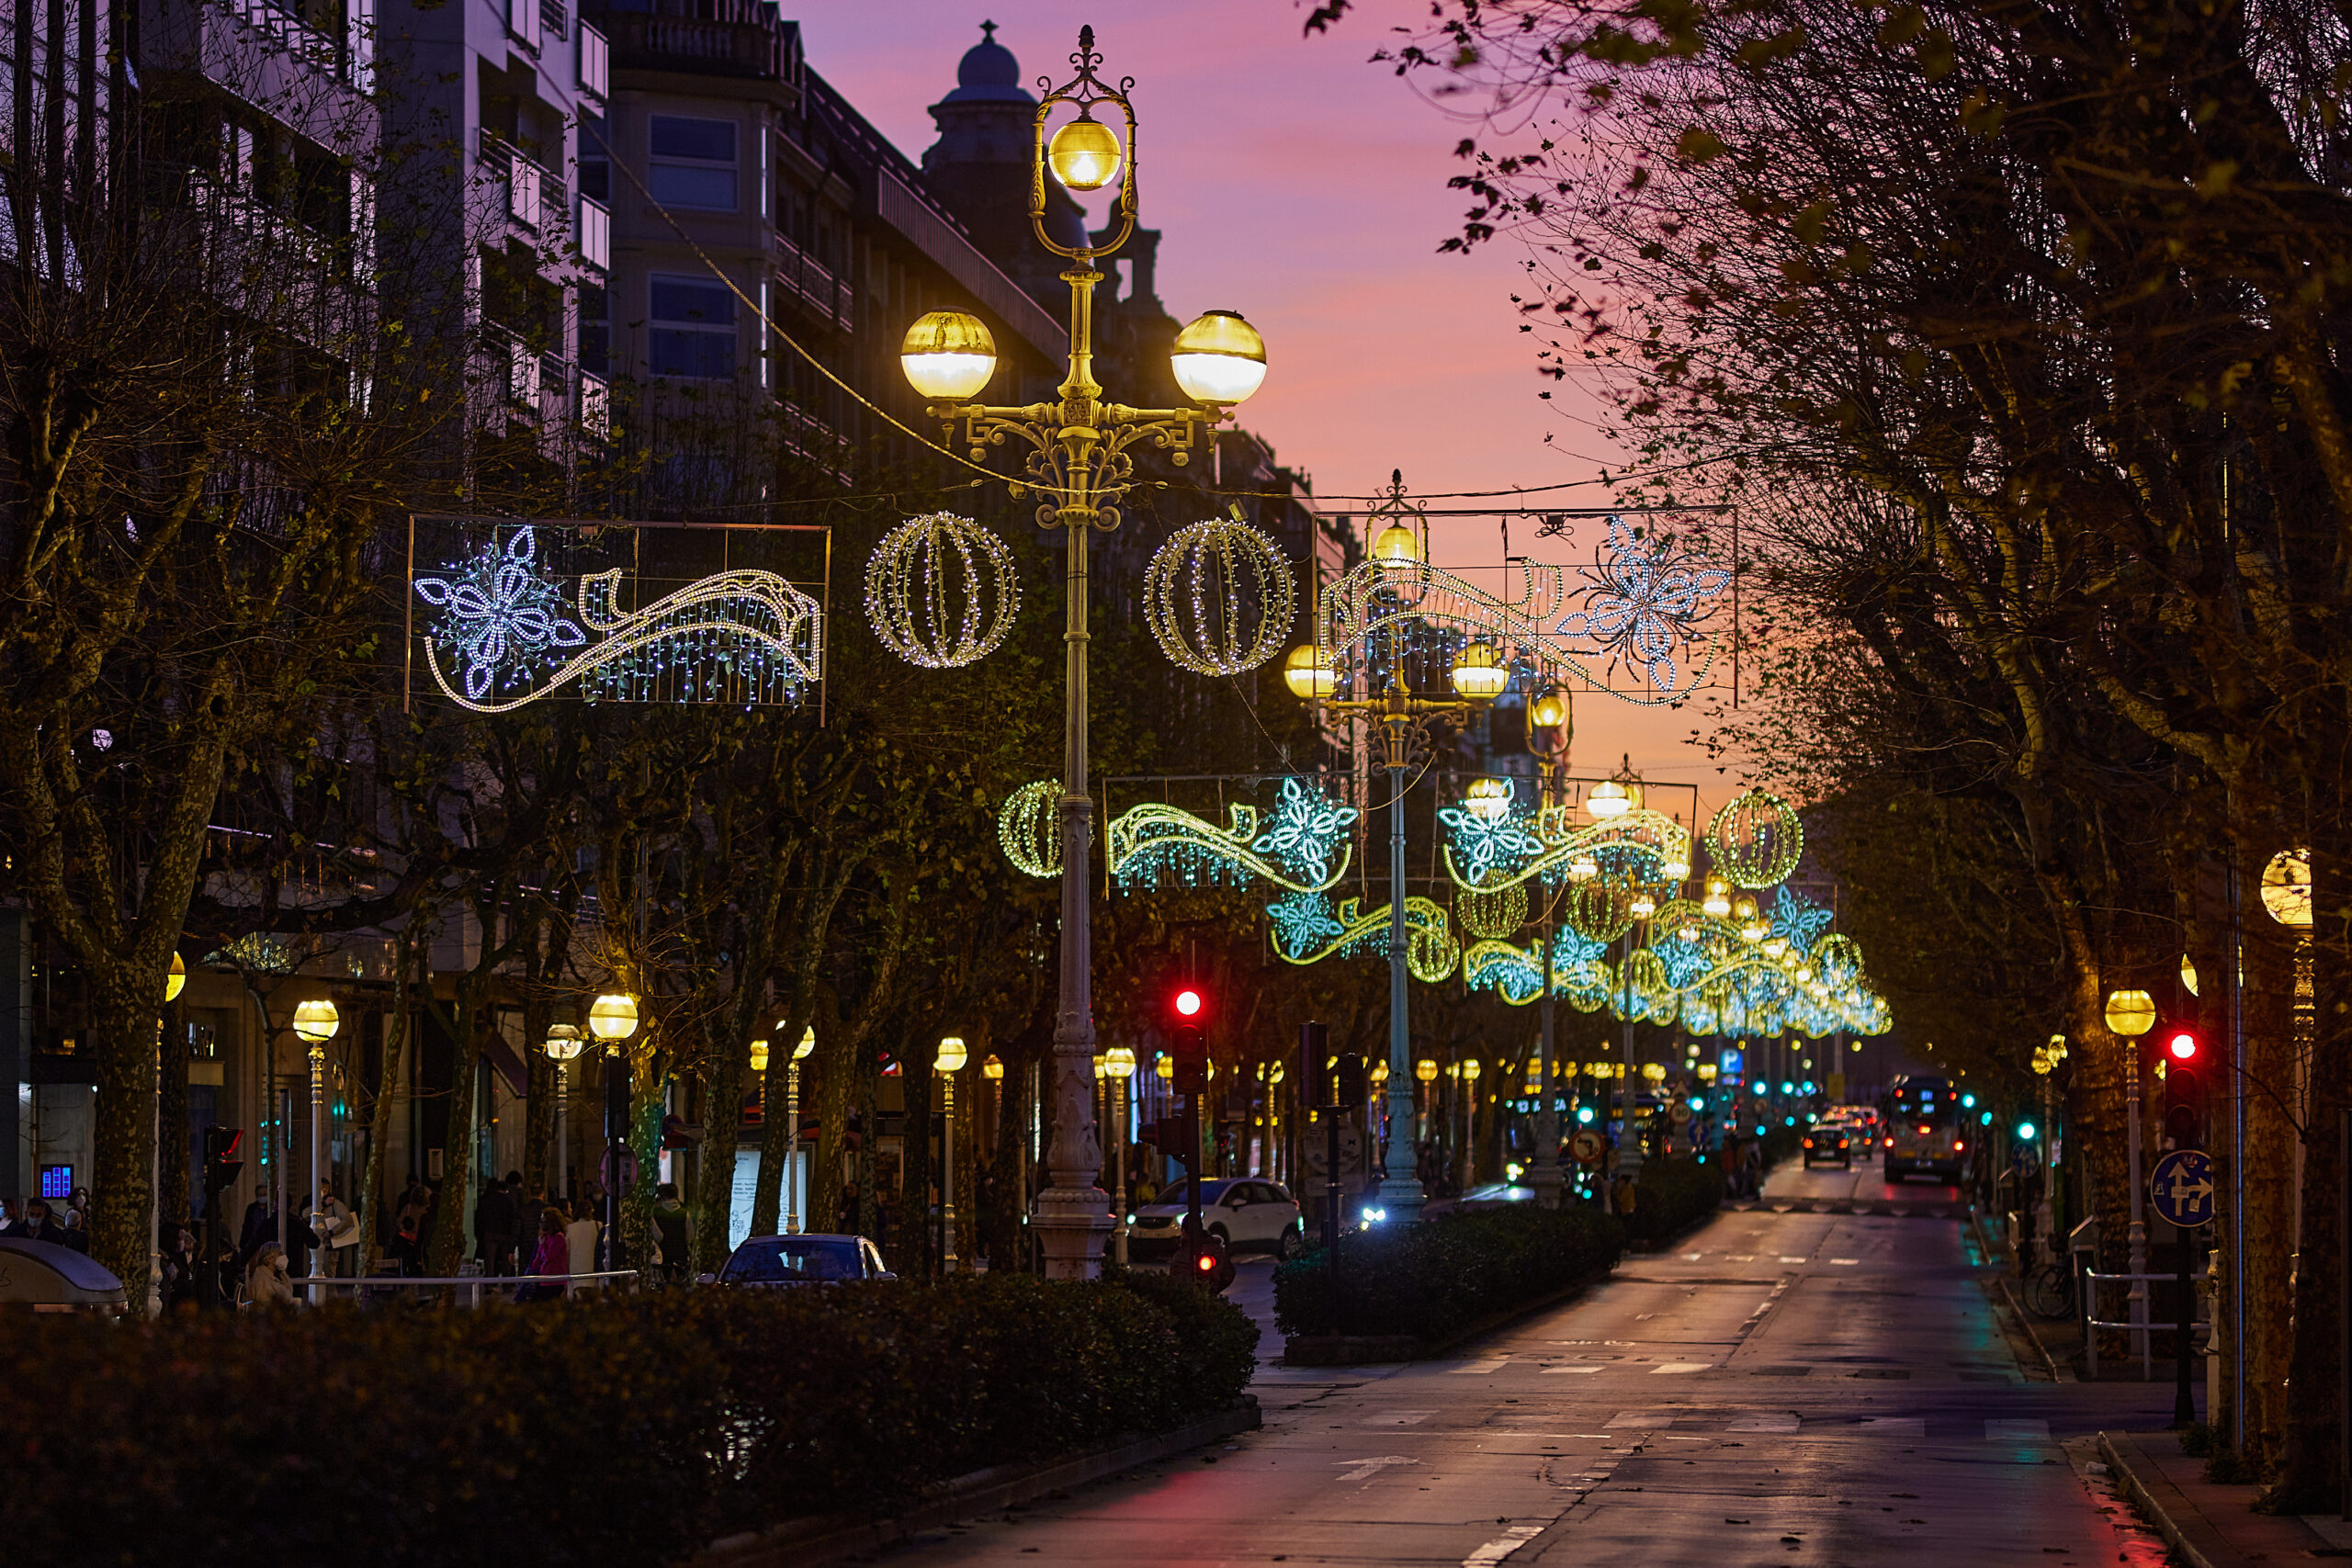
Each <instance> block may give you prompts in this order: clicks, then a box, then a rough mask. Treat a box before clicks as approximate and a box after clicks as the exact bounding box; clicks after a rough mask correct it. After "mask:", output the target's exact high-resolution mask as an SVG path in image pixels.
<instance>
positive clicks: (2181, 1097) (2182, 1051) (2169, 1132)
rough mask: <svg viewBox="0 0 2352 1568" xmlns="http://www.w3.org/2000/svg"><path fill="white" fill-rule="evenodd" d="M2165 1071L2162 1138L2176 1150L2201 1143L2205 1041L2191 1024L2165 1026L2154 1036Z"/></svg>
mask: <svg viewBox="0 0 2352 1568" xmlns="http://www.w3.org/2000/svg"><path fill="white" fill-rule="evenodd" d="M2156 1038H2157V1040H2158V1042H2159V1044H2158V1047H2157V1049H2158V1050H2159V1051H2160V1052H2162V1054H2163V1055H2162V1061H2163V1064H2164V1069H2165V1137H2166V1138H2167V1139H2169V1140H2170V1141H2171V1143H2172V1146H2173V1147H2174V1148H2177V1149H2194V1148H2201V1147H2203V1146H2204V1143H2205V1037H2204V1035H2203V1034H2202V1033H2200V1032H2199V1030H2198V1028H2197V1026H2196V1025H2195V1024H2193V1023H2173V1024H2167V1025H2166V1026H2165V1028H2164V1029H2163V1030H2161V1031H2159V1032H2158V1033H2157V1036H2156Z"/></svg>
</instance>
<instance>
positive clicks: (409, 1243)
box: [384, 1208, 424, 1280]
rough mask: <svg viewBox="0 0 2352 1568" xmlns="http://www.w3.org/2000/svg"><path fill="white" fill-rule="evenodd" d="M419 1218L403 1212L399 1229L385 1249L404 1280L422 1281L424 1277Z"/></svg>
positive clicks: (399, 1221)
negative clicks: (418, 1233) (417, 1226)
mask: <svg viewBox="0 0 2352 1568" xmlns="http://www.w3.org/2000/svg"><path fill="white" fill-rule="evenodd" d="M416 1222H417V1216H416V1215H415V1214H413V1213H410V1212H409V1211H408V1210H407V1209H406V1208H402V1209H401V1214H400V1219H399V1220H398V1221H397V1222H396V1224H397V1228H396V1229H395V1230H394V1231H393V1232H392V1239H391V1243H390V1245H389V1246H387V1247H385V1248H384V1251H385V1254H386V1255H387V1256H388V1257H390V1258H391V1260H392V1265H393V1268H394V1269H395V1270H396V1271H397V1272H398V1273H399V1274H400V1275H401V1278H403V1279H408V1280H416V1279H422V1278H423V1277H424V1242H423V1241H422V1240H420V1239H419V1237H418V1236H417V1234H416Z"/></svg>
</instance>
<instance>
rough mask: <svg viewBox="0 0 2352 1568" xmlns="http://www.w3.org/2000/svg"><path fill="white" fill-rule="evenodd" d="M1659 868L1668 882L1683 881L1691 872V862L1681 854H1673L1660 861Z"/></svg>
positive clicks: (1659, 872) (1659, 871)
mask: <svg viewBox="0 0 2352 1568" xmlns="http://www.w3.org/2000/svg"><path fill="white" fill-rule="evenodd" d="M1657 869H1658V874H1660V875H1662V876H1664V877H1665V878H1666V879H1667V880H1668V882H1681V881H1684V880H1686V879H1687V878H1688V877H1689V876H1690V874H1691V863H1690V862H1689V861H1688V860H1686V859H1684V858H1683V857H1682V856H1681V855H1679V854H1671V855H1668V856H1667V857H1666V859H1665V860H1664V861H1663V862H1661V863H1659V865H1658V868H1657Z"/></svg>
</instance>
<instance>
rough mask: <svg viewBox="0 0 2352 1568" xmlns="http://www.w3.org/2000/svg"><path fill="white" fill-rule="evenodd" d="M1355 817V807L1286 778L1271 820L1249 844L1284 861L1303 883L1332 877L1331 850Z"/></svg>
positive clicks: (1274, 858) (1267, 854)
mask: <svg viewBox="0 0 2352 1568" xmlns="http://www.w3.org/2000/svg"><path fill="white" fill-rule="evenodd" d="M1355 819H1356V808H1355V807H1352V806H1342V805H1340V803H1339V802H1338V801H1336V800H1333V799H1332V798H1331V797H1330V796H1329V795H1325V794H1324V793H1323V792H1322V791H1321V790H1317V789H1309V788H1307V787H1306V784H1303V783H1301V782H1300V781H1299V780H1297V779H1284V780H1283V793H1282V798H1281V799H1280V800H1277V801H1276V802H1275V803H1274V815H1273V819H1272V822H1271V823H1270V824H1269V825H1268V826H1267V829H1266V830H1265V831H1264V832H1263V833H1261V834H1259V835H1258V837H1257V838H1256V839H1254V840H1251V842H1250V848H1251V849H1252V850H1255V851H1256V852H1258V853H1260V854H1261V855H1265V856H1268V857H1269V858H1271V859H1273V860H1276V861H1279V862H1281V863H1283V865H1284V866H1285V867H1287V868H1289V869H1290V870H1291V871H1292V872H1293V873H1294V874H1295V875H1296V876H1297V878H1298V880H1299V881H1301V882H1312V883H1317V884H1322V883H1328V882H1329V881H1330V880H1331V852H1332V851H1333V850H1335V849H1336V848H1338V847H1339V842H1340V834H1341V833H1342V832H1344V831H1346V829H1347V828H1348V825H1349V824H1350V823H1351V822H1353V821H1354V820H1355Z"/></svg>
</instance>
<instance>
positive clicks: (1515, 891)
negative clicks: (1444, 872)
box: [1453, 882, 1527, 942]
mask: <svg viewBox="0 0 2352 1568" xmlns="http://www.w3.org/2000/svg"><path fill="white" fill-rule="evenodd" d="M1453 913H1454V916H1455V918H1456V919H1460V920H1461V922H1462V929H1463V930H1464V931H1468V932H1469V933H1470V934H1471V935H1472V936H1475V937H1482V938H1484V939H1485V940H1487V941H1488V942H1501V941H1503V940H1505V939H1506V938H1508V937H1509V936H1510V934H1511V933H1512V932H1513V931H1517V930H1519V928H1520V927H1521V926H1523V925H1525V924H1526V923H1527V884H1525V883H1524V882H1513V883H1510V884H1507V885H1505V886H1501V887H1498V888H1496V889H1494V890H1493V891H1492V892H1480V891H1477V890H1476V889H1474V888H1468V887H1457V888H1455V889H1454V892H1453Z"/></svg>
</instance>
